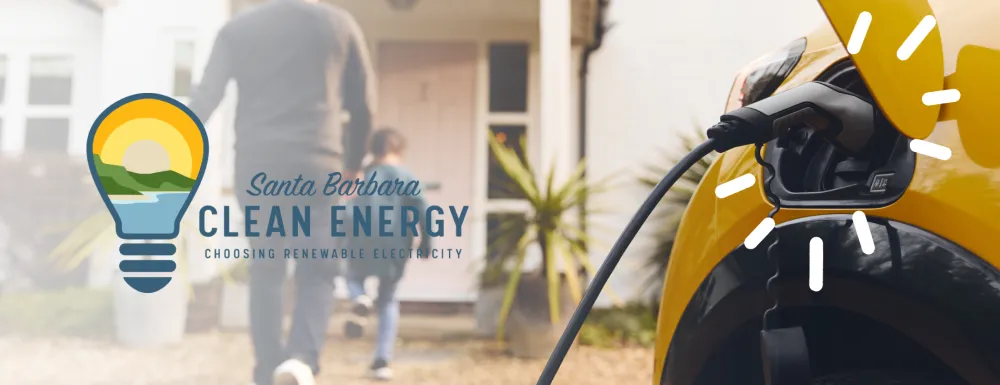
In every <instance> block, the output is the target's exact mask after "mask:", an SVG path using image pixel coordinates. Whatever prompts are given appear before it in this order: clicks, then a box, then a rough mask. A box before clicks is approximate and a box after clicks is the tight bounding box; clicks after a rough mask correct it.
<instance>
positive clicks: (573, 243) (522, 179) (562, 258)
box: [484, 135, 604, 358]
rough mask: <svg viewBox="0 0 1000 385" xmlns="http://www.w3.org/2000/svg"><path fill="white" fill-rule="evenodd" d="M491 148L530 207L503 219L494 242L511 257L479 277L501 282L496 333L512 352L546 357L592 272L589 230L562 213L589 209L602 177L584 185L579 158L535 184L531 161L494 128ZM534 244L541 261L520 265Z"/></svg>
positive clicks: (581, 164) (599, 189)
mask: <svg viewBox="0 0 1000 385" xmlns="http://www.w3.org/2000/svg"><path fill="white" fill-rule="evenodd" d="M490 148H491V150H492V151H493V155H494V156H495V157H496V160H497V163H498V164H499V165H500V166H501V167H502V168H503V170H504V172H505V173H506V174H507V175H509V176H510V179H511V180H512V181H513V185H514V187H515V188H516V189H517V190H518V193H519V195H520V196H522V197H523V199H524V200H525V201H527V202H528V204H529V206H530V212H529V213H528V214H527V215H526V216H525V217H524V221H523V222H521V223H513V224H511V223H505V224H501V226H500V231H499V233H500V235H499V236H497V239H502V240H503V242H501V243H495V244H494V245H493V246H494V247H501V246H500V245H506V246H503V247H509V248H510V251H512V252H511V253H502V254H501V255H510V257H509V258H500V259H499V260H497V261H493V262H492V264H490V265H488V267H489V269H487V270H486V271H487V272H488V273H484V277H485V278H488V279H492V280H493V282H496V281H497V280H498V279H501V278H502V279H503V280H505V281H506V282H505V283H504V289H503V297H502V302H501V306H500V311H499V314H498V318H497V335H496V336H497V338H498V339H499V340H504V339H505V338H506V339H507V342H508V344H509V345H508V347H509V349H510V351H511V353H513V354H514V355H515V356H519V357H526V358H534V357H545V356H547V355H548V354H549V353H550V352H551V349H552V347H553V346H554V345H555V342H556V341H557V340H558V338H559V334H560V333H561V331H562V330H563V328H564V327H563V326H564V325H565V322H566V321H567V319H568V318H569V315H570V313H571V312H572V311H573V309H574V307H575V305H576V303H578V302H579V301H580V298H581V296H582V291H583V285H584V280H583V274H582V273H583V272H587V273H590V274H593V266H592V265H591V264H590V260H589V256H588V254H587V249H588V246H589V244H590V237H589V236H587V234H586V232H585V230H584V227H583V223H581V222H582V220H581V221H577V222H574V221H571V220H569V219H568V218H567V217H568V216H569V215H568V214H569V213H571V212H583V213H584V214H586V212H588V211H590V210H588V209H587V208H586V207H585V203H586V201H587V200H588V198H589V197H590V196H591V195H593V194H596V193H598V192H600V191H601V190H602V189H603V186H604V183H596V184H588V183H587V180H586V178H584V175H583V174H584V164H583V162H580V164H579V165H578V166H577V168H576V170H575V171H573V172H572V173H571V174H569V176H568V177H567V178H566V179H565V180H564V181H561V182H559V183H557V182H556V180H555V172H554V171H555V170H554V169H553V170H550V171H549V173H548V175H546V176H545V179H544V181H545V182H544V185H541V184H539V183H538V182H536V180H538V179H536V174H535V171H534V170H533V169H532V167H531V165H530V163H529V162H528V161H527V160H526V159H523V158H522V157H521V156H519V155H518V154H517V153H516V152H515V151H514V150H513V149H511V148H508V147H507V146H505V145H504V144H503V143H501V142H500V141H499V140H498V139H497V137H496V136H495V135H490ZM522 148H523V144H522ZM580 217H581V218H584V217H586V216H585V215H581V216H580ZM534 246H537V248H538V249H539V250H540V256H541V263H540V266H539V268H537V269H534V270H532V271H528V272H522V269H523V268H524V262H525V256H526V252H527V250H528V249H529V248H530V247H534ZM560 265H561V268H560ZM490 269H492V270H490ZM508 332H509V333H508Z"/></svg>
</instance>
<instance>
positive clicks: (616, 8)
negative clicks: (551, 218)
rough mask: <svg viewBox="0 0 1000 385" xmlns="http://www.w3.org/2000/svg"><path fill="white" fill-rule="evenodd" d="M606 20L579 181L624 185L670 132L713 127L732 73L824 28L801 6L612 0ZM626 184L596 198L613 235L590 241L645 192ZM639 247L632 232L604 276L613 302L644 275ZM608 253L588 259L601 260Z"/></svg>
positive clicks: (672, 137) (667, 144) (667, 145)
mask: <svg viewBox="0 0 1000 385" xmlns="http://www.w3.org/2000/svg"><path fill="white" fill-rule="evenodd" d="M608 18H609V19H610V21H611V22H613V23H614V24H615V27H614V28H613V29H612V30H611V31H610V32H609V34H608V35H607V37H606V40H605V45H604V47H603V48H601V50H600V51H598V52H597V53H596V54H595V55H594V58H593V59H592V60H593V61H592V62H591V65H592V67H591V71H592V72H591V78H590V80H589V81H590V101H589V114H590V115H589V118H590V127H589V130H588V138H587V146H588V147H587V155H588V156H589V160H588V174H589V175H592V176H593V177H596V178H600V177H602V176H605V175H609V174H612V173H617V174H621V175H620V176H621V177H622V179H620V180H622V181H624V182H627V183H632V181H634V179H635V178H634V175H635V171H634V170H640V169H641V167H642V166H643V165H645V164H647V163H648V162H652V161H654V160H658V159H660V156H662V155H663V153H664V151H670V150H673V149H675V148H676V146H677V145H678V140H677V134H678V133H688V132H691V131H692V130H694V129H700V130H704V129H705V128H706V127H704V126H706V125H710V124H712V123H714V121H717V120H718V117H719V115H721V114H722V112H723V111H722V110H723V107H724V104H725V101H726V96H727V95H728V92H729V89H730V86H731V85H732V82H733V79H734V77H735V75H736V71H738V70H739V69H740V68H741V67H743V66H744V65H745V64H747V63H748V62H749V61H751V60H753V59H754V58H756V57H758V56H760V55H762V54H765V53H767V52H768V51H770V50H773V49H778V48H780V47H782V46H783V45H784V44H786V43H788V42H791V41H792V40H794V39H796V38H799V37H802V36H803V35H805V34H806V33H808V32H809V31H811V30H812V29H814V28H815V27H817V26H819V25H820V23H825V22H826V19H825V17H824V16H823V13H822V10H821V9H820V7H819V4H817V3H816V2H815V1H800V0H759V1H742V0H705V1H688V2H671V1H662V0H619V1H612V2H611V9H610V10H609V15H608ZM693 121H697V122H700V124H701V125H702V127H692V126H693V123H692V122H693ZM631 186H633V187H631V188H627V189H616V190H615V191H613V192H612V193H611V194H608V195H607V196H604V197H603V198H602V199H603V200H605V201H606V202H609V203H610V204H611V205H612V206H613V207H615V208H616V210H617V211H618V214H616V215H615V216H614V217H613V218H610V219H609V220H607V221H605V222H603V225H604V227H607V228H609V229H614V230H613V231H614V233H607V234H595V235H596V236H599V237H601V238H606V239H607V241H608V242H607V244H608V245H610V244H611V242H613V241H614V239H615V238H616V237H617V236H618V234H617V232H618V231H620V229H621V228H623V227H624V226H625V224H626V222H627V221H628V219H629V218H630V217H631V216H632V214H633V213H634V211H635V210H636V209H637V208H638V206H639V202H641V201H642V200H643V199H645V196H646V193H647V191H644V190H643V189H641V188H639V187H638V186H636V185H635V184H634V183H633V184H632V185H631ZM650 227H652V226H650ZM647 230H648V229H647ZM644 232H645V231H644ZM646 244H647V239H645V238H644V234H640V235H639V237H637V239H636V242H635V243H634V244H633V245H632V247H630V248H629V252H628V253H627V254H626V255H625V257H624V258H623V260H622V262H621V264H620V265H619V268H618V269H617V271H616V272H615V274H614V275H613V277H612V279H611V284H610V287H611V288H612V289H613V290H615V293H616V294H617V295H618V296H620V297H631V296H632V295H633V294H635V293H636V288H637V287H636V283H637V282H639V281H638V280H637V279H636V277H637V276H639V274H641V276H643V277H645V274H646V272H644V271H641V270H639V269H640V268H641V266H642V263H643V262H644V261H643V260H642V257H643V256H644V255H643V254H642V253H640V252H639V251H641V250H643V247H644V246H645V245H646ZM607 248H608V247H604V248H598V249H595V250H594V251H593V253H592V255H591V258H592V260H594V261H595V263H598V262H600V261H601V260H603V259H604V257H605V253H606V252H607ZM607 299H608V298H607V296H604V298H602V303H604V304H607V303H608V302H607Z"/></svg>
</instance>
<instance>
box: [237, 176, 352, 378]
mask: <svg viewBox="0 0 1000 385" xmlns="http://www.w3.org/2000/svg"><path fill="white" fill-rule="evenodd" d="M334 163H338V162H334ZM335 171H341V166H340V164H325V165H318V164H311V163H308V162H302V163H294V162H288V161H287V160H285V161H277V162H259V161H257V162H254V161H241V160H237V165H236V172H235V174H236V181H235V188H234V189H235V190H236V191H237V196H238V198H239V202H240V205H241V206H242V207H243V208H245V207H247V206H257V207H259V209H258V210H256V211H254V212H252V214H251V217H252V218H253V219H255V220H256V221H257V223H256V225H255V227H254V228H253V229H252V230H254V231H256V232H259V234H258V235H257V236H250V235H248V234H245V229H239V230H240V232H241V233H244V236H246V237H247V238H248V239H249V241H250V247H252V248H253V249H255V250H258V249H265V250H267V249H274V255H275V257H274V259H267V258H265V259H252V260H251V261H250V337H251V340H252V342H253V347H254V357H255V359H256V364H255V366H254V371H253V378H254V382H255V383H256V384H257V385H270V384H271V383H272V376H273V372H274V369H275V368H276V367H277V366H278V365H280V364H281V363H282V362H284V361H285V360H287V359H289V358H296V359H299V360H301V361H303V362H305V363H306V364H308V365H309V366H311V367H312V369H313V373H319V357H320V352H322V350H323V343H324V342H325V339H326V330H327V324H328V323H329V319H330V312H331V310H332V308H333V290H334V284H333V282H334V277H335V276H336V275H337V273H338V266H339V260H338V259H336V258H331V259H287V258H286V256H285V250H286V249H287V250H289V251H294V250H296V249H299V250H301V249H314V248H318V249H322V248H327V249H329V248H336V247H339V245H338V243H339V242H340V240H339V239H338V238H333V237H331V236H330V206H331V205H334V204H336V203H337V196H336V195H334V196H330V197H328V196H324V195H323V194H322V190H323V189H322V187H323V185H324V184H325V183H326V180H327V176H328V174H329V173H331V172H335ZM261 172H264V173H266V175H267V180H273V181H277V182H280V181H292V180H294V179H295V178H296V177H298V176H299V175H300V174H301V175H302V182H300V185H301V184H302V183H304V182H305V181H307V180H314V181H315V183H316V190H317V191H316V195H314V196H285V195H279V196H265V195H263V194H260V195H258V196H254V195H252V193H253V192H255V191H253V189H252V188H251V181H253V180H254V178H255V177H256V178H258V183H256V185H257V186H258V187H261V188H262V189H263V187H264V183H260V181H261V179H260V176H259V174H260V173H261ZM247 190H250V191H247ZM274 206H279V207H280V210H281V214H282V221H283V225H284V226H285V230H286V234H285V236H284V237H282V236H280V235H276V234H275V235H272V236H271V237H267V236H266V235H267V234H266V232H267V228H268V221H269V219H270V216H271V215H270V214H271V210H272V207H274ZM292 206H297V207H299V208H300V209H302V210H304V209H305V207H307V206H308V207H309V211H310V228H309V236H308V237H306V236H304V234H302V233H299V236H298V237H294V236H293V234H292ZM291 263H294V264H295V268H294V274H295V276H294V301H295V303H294V305H293V306H294V308H293V311H292V319H291V321H292V323H291V328H290V330H289V333H288V338H287V340H285V341H284V342H283V341H282V320H283V318H284V308H285V307H284V303H283V302H284V301H283V299H284V298H285V296H284V284H285V278H286V277H287V271H288V270H287V268H288V265H289V264H291Z"/></svg>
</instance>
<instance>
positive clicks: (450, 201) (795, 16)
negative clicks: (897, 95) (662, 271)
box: [0, 0, 822, 302]
mask: <svg viewBox="0 0 1000 385" xmlns="http://www.w3.org/2000/svg"><path fill="white" fill-rule="evenodd" d="M326 1H329V2H330V3H332V4H336V5H339V6H342V7H344V8H345V9H347V10H349V11H350V12H351V13H352V14H354V15H355V17H356V19H357V20H358V22H359V23H360V24H361V27H362V29H363V30H364V32H365V35H366V38H367V41H368V45H369V50H370V52H371V54H372V57H373V60H374V64H375V67H376V70H377V75H378V78H379V91H380V92H379V100H378V103H379V109H378V115H377V116H376V121H377V124H378V125H387V126H393V127H396V128H398V129H399V130H401V131H402V132H403V133H404V134H406V135H407V137H408V138H409V141H410V143H409V144H410V145H409V147H410V151H409V152H408V163H409V165H410V167H411V168H412V169H413V171H414V172H415V173H416V174H417V175H418V176H419V177H420V178H421V180H422V181H423V182H428V183H429V184H435V185H437V186H439V187H438V188H436V189H433V190H430V191H428V192H427V194H428V197H427V198H428V199H429V200H430V201H431V202H432V203H435V202H436V203H439V204H441V205H468V206H469V207H470V213H469V217H468V220H467V221H466V227H465V231H464V234H463V236H462V237H451V238H445V239H442V240H441V242H440V245H439V247H445V248H461V249H462V250H463V253H462V258H460V259H457V260H450V261H430V262H427V263H422V262H420V263H411V264H410V265H409V266H408V269H412V270H409V272H408V274H407V277H406V278H405V280H404V282H403V283H402V287H401V290H400V298H401V299H403V300H411V301H435V302H455V301H458V302H465V301H471V300H473V299H475V297H476V293H477V282H476V281H477V276H478V274H477V273H478V271H479V269H480V268H481V266H482V262H483V260H484V258H485V255H486V253H487V250H486V245H487V242H488V240H489V237H490V233H491V232H493V231H496V230H497V227H498V226H499V223H502V222H503V221H504V218H506V216H510V215H523V213H525V212H526V211H527V206H526V205H525V204H524V202H522V201H519V200H517V199H511V198H510V196H509V194H506V193H505V192H504V191H503V189H502V188H501V186H500V184H502V182H503V181H504V180H503V177H502V175H499V174H500V173H502V171H501V170H499V168H498V167H496V165H494V164H492V162H491V159H490V154H489V150H488V147H487V145H486V142H487V136H486V135H490V132H491V130H492V132H494V133H496V134H498V135H502V136H503V137H504V138H506V140H507V141H508V143H519V141H520V138H525V140H526V143H527V145H526V147H525V148H523V149H520V150H521V151H523V153H524V155H525V156H526V157H527V159H529V160H530V161H532V163H533V164H534V165H536V168H537V169H539V170H548V169H550V167H551V166H555V168H554V169H556V170H557V172H558V173H559V175H565V174H568V173H569V172H570V171H571V170H572V168H573V166H574V164H575V163H576V162H577V161H578V160H579V159H580V157H581V156H585V157H586V158H588V174H589V175H594V176H595V177H601V176H604V175H609V174H615V173H624V174H628V173H629V172H631V171H632V170H634V169H637V168H639V167H638V166H641V165H642V163H644V162H648V161H651V160H653V159H656V157H655V156H652V155H650V154H654V153H655V152H656V149H657V148H659V147H665V148H670V147H671V144H672V143H675V142H676V138H675V135H676V127H679V126H682V125H685V124H689V122H690V120H691V118H690V117H689V116H690V112H691V111H695V117H696V118H698V119H700V120H701V121H703V122H706V123H707V122H708V120H707V119H710V118H711V117H712V115H717V114H718V113H719V112H720V111H719V109H721V108H722V103H723V100H724V97H725V95H726V93H727V92H728V90H729V83H730V82H731V79H732V77H733V74H734V73H735V71H736V69H738V68H739V67H740V66H742V65H743V64H744V63H746V62H748V61H749V60H750V59H752V58H753V57H755V56H758V55H759V54H761V53H763V52H765V51H767V50H770V49H775V48H778V47H780V45H781V44H783V43H785V42H787V41H790V40H791V39H793V38H795V37H797V36H801V35H802V34H803V33H804V32H806V31H807V30H808V28H809V27H811V26H815V24H816V23H818V22H820V21H821V17H822V13H821V12H820V11H819V7H818V6H817V5H816V4H813V3H809V2H805V3H808V4H800V3H803V2H799V1H795V0H766V1H760V2H753V3H754V5H753V6H751V5H750V4H748V3H749V2H741V1H736V0H714V1H704V2H689V3H684V5H683V6H679V5H678V4H671V3H674V2H664V1H658V0H621V1H617V0H616V1H612V2H611V3H612V4H611V6H610V9H609V10H608V19H609V20H608V21H610V22H612V23H614V25H615V26H614V28H612V29H611V31H610V32H609V33H608V34H607V36H606V37H605V42H604V44H603V46H602V47H601V49H600V50H599V51H597V53H596V54H595V55H594V56H593V59H592V61H591V63H590V66H589V67H590V70H589V72H588V73H589V74H588V79H589V80H588V84H589V86H588V88H587V89H588V90H589V93H588V95H589V100H588V105H587V108H586V109H585V111H586V115H585V116H586V117H587V118H588V119H587V121H588V122H589V123H588V127H587V128H586V130H585V131H583V130H581V126H580V114H579V112H580V108H579V106H578V102H579V100H580V91H581V88H580V79H581V77H580V76H579V70H580V66H581V60H582V58H583V56H584V55H583V53H584V52H585V50H586V48H587V47H588V46H590V45H592V44H594V42H595V40H594V25H595V23H597V22H598V19H599V10H600V4H599V3H600V2H599V0H326ZM253 2H254V1H253V0H30V1H29V0H0V10H2V12H0V156H2V157H5V158H18V157H23V156H25V154H31V153H33V152H60V153H61V152H64V153H65V154H67V156H69V157H75V158H78V159H79V160H80V161H81V162H83V161H84V159H83V154H84V152H85V151H84V149H85V148H84V146H83V143H84V142H85V138H86V136H87V132H88V130H89V129H90V124H91V123H92V121H93V119H94V118H95V117H96V116H97V115H98V114H99V113H100V111H101V110H102V109H103V108H104V107H105V106H107V105H109V104H110V103H112V102H114V101H116V100H118V99H119V98H121V97H123V96H126V95H130V94H133V93H138V92H157V93H162V94H167V95H172V96H174V97H176V98H178V99H179V100H182V101H183V100H185V98H186V97H187V96H188V95H189V93H190V91H191V84H193V83H194V84H196V83H197V82H198V80H199V78H200V76H201V71H202V69H203V67H204V65H205V62H206V60H207V58H208V54H209V52H210V51H211V48H212V43H213V41H214V39H215V34H216V32H217V31H218V30H219V28H220V27H221V26H222V25H223V24H224V23H225V22H226V21H227V20H229V19H230V18H231V17H232V16H233V15H234V14H236V13H238V12H240V11H242V10H243V9H244V8H246V7H248V6H252V3H253ZM745 3H746V4H745ZM765 3H766V4H765ZM813 8H815V9H813ZM775 10H781V11H778V12H776V11H775ZM779 21H780V22H779ZM751 22H752V23H754V36H755V37H753V38H751V37H749V36H747V35H746V28H745V25H746V24H747V23H751ZM704 25H708V26H710V28H706V27H704ZM229 95H230V96H227V98H226V100H225V101H224V102H223V105H222V107H221V108H220V109H219V110H218V112H217V113H216V114H215V115H214V116H213V117H212V118H211V120H210V121H208V122H205V123H206V128H207V131H208V132H209V140H210V143H211V144H212V145H211V151H212V156H211V157H210V163H209V167H208V169H207V172H206V177H205V180H204V181H203V184H202V187H201V189H200V190H199V193H198V196H197V198H196V202H195V203H194V204H193V206H192V207H198V206H199V205H201V204H208V203H211V204H213V205H217V206H219V205H227V204H228V205H233V206H235V205H236V202H235V198H234V194H233V192H234V191H238V189H240V188H245V187H243V186H242V184H241V183H245V182H240V181H236V182H235V183H234V181H233V175H232V170H233V167H232V166H233V153H232V143H233V142H232V141H233V132H232V129H233V128H232V117H233V116H232V115H233V111H234V106H235V102H236V101H235V98H234V97H233V96H232V95H233V93H232V92H230V93H229ZM672 130H673V131H672ZM581 132H583V134H581ZM518 148H519V146H518ZM79 188H80V190H81V192H80V193H81V194H93V193H94V191H93V189H92V188H89V189H88V188H85V186H81V187H79ZM603 199H608V200H610V201H611V202H613V203H614V207H617V208H620V210H619V211H621V213H619V214H615V215H614V216H613V218H610V219H608V223H607V225H606V226H603V227H607V228H612V229H613V228H621V226H623V225H624V222H625V221H626V220H627V218H628V216H629V215H631V211H632V210H633V209H634V208H635V206H636V203H635V202H638V200H639V199H641V191H640V190H637V189H635V188H631V187H625V188H622V189H616V191H615V192H613V193H612V194H610V195H609V196H608V197H605V198H603ZM189 215H191V214H190V213H189ZM615 235H616V234H605V235H603V238H607V243H608V244H610V242H611V241H613V239H614V236H615ZM206 242H207V241H206ZM212 242H219V243H217V244H198V245H192V248H193V249H194V250H195V251H192V253H191V254H192V255H191V263H192V264H191V266H192V269H191V272H192V278H193V279H194V280H203V279H209V278H210V277H212V276H214V275H215V274H217V273H218V271H219V269H220V268H221V266H224V264H223V263H220V262H218V261H211V260H205V258H204V257H203V256H202V254H203V252H197V249H199V248H200V249H202V250H204V249H205V248H225V247H245V246H241V242H242V241H240V240H239V239H235V240H224V239H222V238H220V240H213V241H212ZM222 242H224V243H225V244H222ZM598 249H599V250H604V249H606V248H598ZM536 257H537V256H536ZM601 259H603V254H600V252H599V251H595V252H594V255H592V260H593V261H595V262H599V261H600V260H601ZM625 260H626V261H628V260H629V257H628V256H626V258H625ZM628 266H629V265H628V263H625V268H626V269H629V268H630V267H628ZM107 267H108V269H107V271H106V272H105V271H103V269H97V270H98V271H95V273H94V278H93V279H92V280H94V281H95V282H98V284H100V283H101V282H108V281H109V280H110V274H111V273H110V272H111V271H113V269H114V265H113V264H108V266H107ZM627 274H630V273H618V274H615V276H616V278H613V280H612V283H613V285H612V287H614V288H615V289H616V292H618V293H619V294H620V295H623V294H624V295H628V294H629V293H631V292H633V290H632V289H633V288H632V286H634V282H632V281H634V280H630V279H623V278H621V277H623V276H625V275H627ZM341 287H342V285H341Z"/></svg>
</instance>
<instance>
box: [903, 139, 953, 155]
mask: <svg viewBox="0 0 1000 385" xmlns="http://www.w3.org/2000/svg"><path fill="white" fill-rule="evenodd" d="M910 150H913V152H915V153H918V154H923V155H927V156H929V157H931V158H936V159H941V160H948V159H951V149H950V148H948V147H945V146H942V145H940V144H936V143H931V142H928V141H926V140H920V139H914V140H911V141H910Z"/></svg>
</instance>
